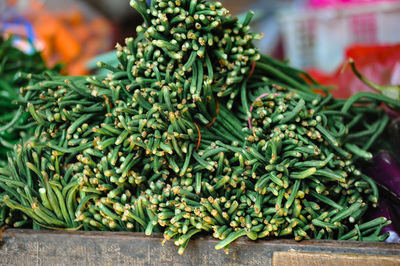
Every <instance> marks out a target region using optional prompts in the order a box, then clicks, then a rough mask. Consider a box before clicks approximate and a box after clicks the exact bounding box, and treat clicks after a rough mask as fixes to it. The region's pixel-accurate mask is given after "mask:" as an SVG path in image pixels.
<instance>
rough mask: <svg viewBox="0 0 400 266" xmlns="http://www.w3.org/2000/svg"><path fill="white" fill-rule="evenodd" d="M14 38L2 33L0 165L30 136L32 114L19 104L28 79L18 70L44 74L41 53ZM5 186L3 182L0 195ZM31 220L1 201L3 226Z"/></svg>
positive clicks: (18, 224) (0, 58)
mask: <svg viewBox="0 0 400 266" xmlns="http://www.w3.org/2000/svg"><path fill="white" fill-rule="evenodd" d="M14 40H15V39H14V37H8V38H5V37H3V36H0V167H4V166H5V165H7V163H8V162H7V153H8V152H10V151H12V149H13V146H14V144H16V143H18V142H19V140H20V139H21V138H22V139H26V138H28V136H29V135H30V128H31V127H32V124H29V123H27V121H28V118H29V114H28V113H25V112H23V108H22V107H19V106H18V103H19V102H20V101H23V99H22V97H21V96H20V92H19V89H20V87H21V86H26V85H27V84H28V83H29V80H27V79H24V78H22V77H20V76H19V75H18V72H20V71H24V72H28V73H41V72H43V71H45V70H46V69H47V68H46V65H45V63H44V61H43V59H42V57H41V55H40V54H39V53H38V52H34V53H33V54H26V53H24V52H23V51H21V50H19V49H18V48H16V47H14V46H13V42H14ZM4 189H5V186H4V184H0V195H2V194H4ZM28 223H30V221H29V220H28V217H27V216H26V215H21V213H19V212H15V211H14V210H12V211H10V210H9V209H8V208H7V207H6V205H5V204H3V203H1V202H0V227H1V226H2V225H3V224H9V225H14V226H17V227H18V226H23V225H26V224H28Z"/></svg>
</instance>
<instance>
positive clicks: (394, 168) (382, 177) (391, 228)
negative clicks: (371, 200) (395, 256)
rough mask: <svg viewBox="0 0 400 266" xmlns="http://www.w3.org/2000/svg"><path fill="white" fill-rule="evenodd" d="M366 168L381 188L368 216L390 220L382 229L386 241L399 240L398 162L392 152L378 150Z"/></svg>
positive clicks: (399, 186)
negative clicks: (374, 206) (387, 236)
mask: <svg viewBox="0 0 400 266" xmlns="http://www.w3.org/2000/svg"><path fill="white" fill-rule="evenodd" d="M399 129H400V123H399ZM399 132H400V130H399ZM399 136H400V135H399ZM366 170H367V171H366V173H367V175H369V176H370V177H371V178H372V179H373V180H374V181H375V182H376V183H377V184H378V185H379V187H380V188H381V189H380V190H381V193H380V198H379V204H378V207H377V208H374V209H371V210H370V211H369V212H368V216H370V217H369V218H371V219H373V218H377V217H381V216H383V217H386V218H387V219H388V220H391V221H392V223H391V224H390V225H388V226H386V227H385V228H383V231H382V232H383V233H386V232H389V233H390V236H389V238H388V239H387V240H386V242H400V162H399V161H398V160H397V159H396V157H395V156H394V155H393V153H391V152H389V151H380V152H378V153H377V154H375V155H374V158H373V160H372V164H371V165H370V166H369V167H368V168H367V169H366Z"/></svg>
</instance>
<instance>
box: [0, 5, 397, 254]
mask: <svg viewBox="0 0 400 266" xmlns="http://www.w3.org/2000/svg"><path fill="white" fill-rule="evenodd" d="M131 5H132V6H133V7H135V8H136V9H137V10H138V11H139V13H141V14H142V16H143V18H144V21H145V23H144V24H143V25H142V26H139V27H138V30H137V31H138V37H137V38H136V39H135V40H134V39H132V38H128V39H126V45H125V46H121V45H117V58H118V60H119V62H120V64H119V65H118V66H110V65H107V64H104V63H99V67H101V68H105V69H108V70H109V71H110V73H109V74H108V75H107V76H106V77H101V76H90V77H62V76H57V75H49V74H48V73H46V74H42V75H31V76H30V77H31V78H32V79H33V80H35V81H36V83H35V84H34V85H31V86H28V87H25V88H23V89H22V94H23V95H24V97H25V101H23V105H24V107H25V109H26V110H27V111H29V113H30V118H29V121H31V122H35V124H36V127H35V134H34V135H35V136H34V137H33V138H32V139H30V140H29V141H26V142H25V143H23V144H19V145H17V146H16V147H15V148H14V149H15V152H14V157H10V163H9V166H8V167H7V168H4V169H2V170H1V171H2V172H1V173H0V184H3V185H4V186H7V190H6V193H5V194H6V195H4V196H3V197H2V198H0V201H3V202H4V203H5V204H7V206H9V207H10V208H13V209H16V210H20V211H22V212H24V213H25V214H26V215H28V216H29V217H31V218H32V219H33V220H34V226H35V227H36V228H41V227H45V228H65V229H67V228H71V229H78V228H83V229H84V230H127V231H140V232H145V233H146V234H147V235H150V234H152V233H153V232H163V234H164V237H165V239H166V240H168V239H174V243H175V244H176V245H177V246H179V253H182V252H183V251H184V249H185V247H186V246H187V245H188V242H189V239H190V238H191V237H192V236H194V235H196V234H199V233H205V232H207V233H212V234H213V235H214V237H216V238H218V239H220V240H221V242H220V243H219V244H218V245H217V246H216V248H218V249H219V248H225V247H227V246H228V245H229V244H230V243H231V242H232V241H234V240H235V239H237V238H238V237H240V236H244V235H247V236H248V237H249V238H250V239H253V240H255V239H258V238H265V237H269V236H273V237H295V238H296V239H297V240H300V239H304V238H316V239H355V240H357V239H358V240H362V239H363V240H368V241H382V240H384V239H385V238H386V237H387V235H380V232H381V229H382V227H383V226H385V225H387V224H388V223H389V222H388V221H386V219H385V218H379V219H375V220H373V221H363V219H362V218H363V214H364V213H365V211H366V210H367V209H368V207H369V206H372V205H376V203H377V201H378V193H377V188H376V186H375V184H374V182H373V181H371V179H370V178H369V177H367V176H365V175H363V174H362V173H361V171H360V169H359V163H360V162H362V161H363V160H368V159H370V158H371V153H369V152H368V150H369V149H370V148H371V146H372V145H373V143H374V141H375V140H376V138H377V137H378V136H379V135H380V134H381V133H382V132H383V130H384V129H385V128H386V125H387V122H388V117H387V116H386V115H385V114H384V112H383V111H378V110H376V107H377V106H378V105H379V104H380V103H381V102H387V101H388V100H387V98H386V97H384V96H379V97H376V95H374V94H371V95H364V96H366V97H364V98H363V99H361V98H359V99H356V101H353V100H350V101H343V100H336V99H333V98H332V96H331V95H330V94H329V92H327V91H325V96H322V95H321V94H316V93H314V92H313V89H314V88H320V89H321V87H320V86H319V85H318V84H316V82H314V81H313V80H312V79H311V78H310V77H308V75H307V74H306V73H303V72H301V71H299V70H297V69H293V68H291V67H288V66H287V65H285V64H283V63H281V62H278V61H275V60H273V59H271V58H268V57H266V56H263V55H260V54H258V53H257V51H256V49H255V48H254V46H253V45H252V40H253V39H257V38H258V37H259V35H257V34H254V33H251V32H250V31H249V27H248V23H249V22H250V19H251V16H252V13H249V14H248V15H247V16H246V18H245V20H244V21H243V22H238V21H237V19H236V18H233V17H231V16H230V15H229V13H228V11H227V10H226V9H224V8H223V7H222V5H221V4H220V3H218V2H205V1H196V0H191V1H184V0H176V1H162V0H158V1H154V0H153V1H152V4H151V6H150V7H149V6H147V4H146V2H145V1H132V2H131ZM322 89H323V88H322ZM355 103H362V105H361V106H358V105H356V104H355Z"/></svg>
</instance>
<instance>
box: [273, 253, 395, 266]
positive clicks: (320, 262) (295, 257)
mask: <svg viewBox="0 0 400 266" xmlns="http://www.w3.org/2000/svg"><path fill="white" fill-rule="evenodd" d="M273 265H274V266H286V265H292V266H304V265H308V266H337V265H348V266H373V265H379V266H398V265H400V256H379V255H362V254H338V253H310V252H296V251H295V252H290V251H284V252H282V251H278V252H274V255H273Z"/></svg>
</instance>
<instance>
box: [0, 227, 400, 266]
mask: <svg viewBox="0 0 400 266" xmlns="http://www.w3.org/2000/svg"><path fill="white" fill-rule="evenodd" d="M2 238H3V241H2V242H1V243H0V265H224V266H225V265H273V263H274V262H275V263H282V261H283V262H284V263H285V264H276V265H290V264H288V262H292V261H293V262H296V261H297V259H296V256H302V257H301V258H305V259H307V258H308V259H310V258H311V260H313V258H315V257H312V255H313V254H320V255H321V256H322V257H321V258H322V259H320V260H319V261H320V262H321V261H329V259H330V257H329V255H332V254H331V253H338V254H344V255H348V256H355V255H356V256H359V257H361V258H363V257H365V256H372V257H374V256H375V257H376V258H379V257H382V256H383V257H385V258H386V260H387V261H391V260H392V261H393V262H394V263H397V262H398V258H399V255H400V244H387V243H362V242H347V241H301V242H295V241H292V240H264V241H250V240H248V239H247V238H245V237H244V238H241V239H239V240H238V241H236V242H235V243H234V244H232V245H231V247H230V250H229V254H225V252H224V251H223V250H215V248H214V246H215V244H216V243H218V240H215V239H212V238H210V237H197V238H195V239H194V240H192V241H191V242H190V243H189V246H188V248H187V250H186V252H185V253H184V254H183V255H182V256H180V255H178V254H177V247H175V246H174V245H173V242H172V241H168V242H167V243H166V244H165V245H164V246H163V245H161V242H162V236H161V235H156V236H152V237H146V236H144V235H143V234H141V233H128V232H65V231H34V230H16V229H7V230H5V231H4V232H3V235H2ZM281 252H284V253H281ZM285 252H286V253H285ZM293 252H297V253H293ZM298 253H299V254H298ZM286 254H288V255H286ZM310 254H311V255H310ZM324 254H328V255H324ZM282 255H284V256H283V257H282ZM285 256H286V257H285ZM288 256H289V257H288ZM324 256H325V257H324ZM372 257H371V258H372ZM298 258H300V257H298ZM349 258H351V257H349ZM331 261H332V259H331ZM322 264H323V263H322ZM293 265H299V264H293ZM301 265H302V266H304V265H317V264H307V263H306V264H301ZM318 265H320V264H318ZM326 265H332V264H326ZM335 265H340V264H335ZM342 265H343V264H342ZM379 265H380V266H383V264H381V263H380V264H379ZM388 265H390V264H388ZM363 266H364V265H363Z"/></svg>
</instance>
